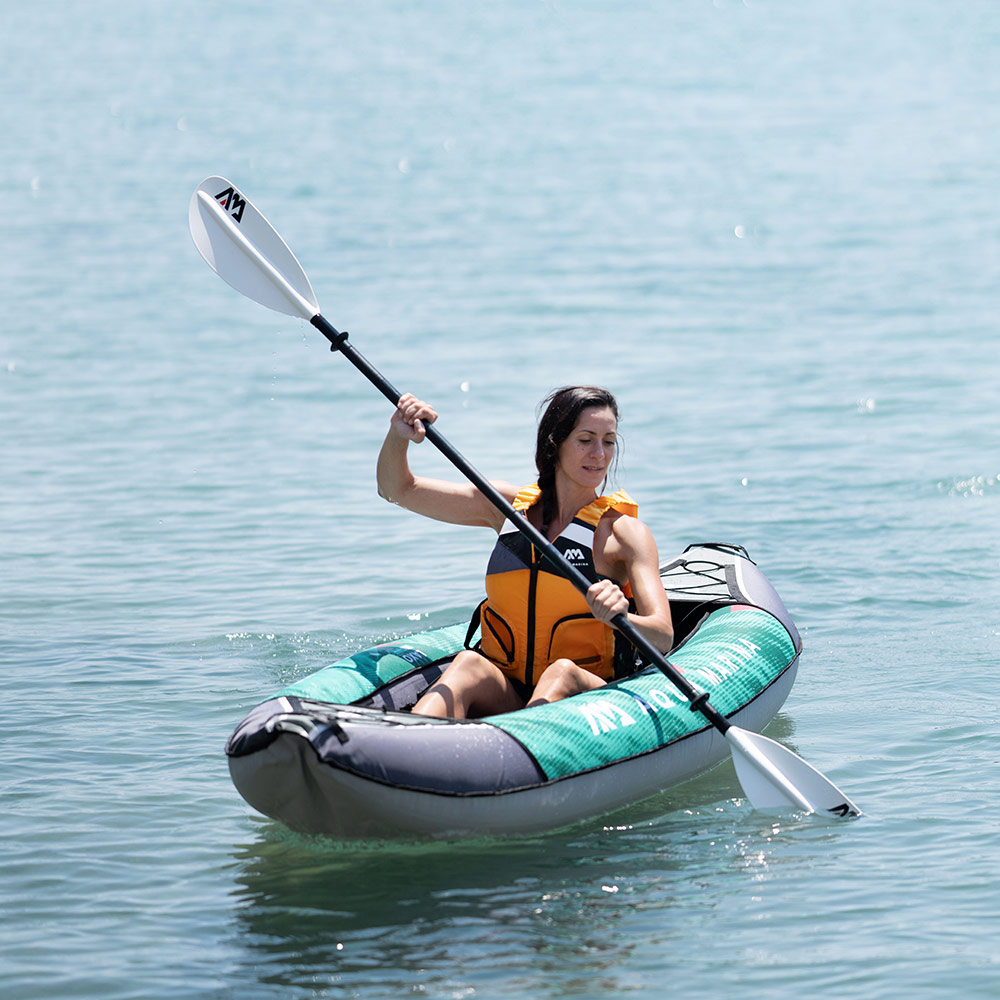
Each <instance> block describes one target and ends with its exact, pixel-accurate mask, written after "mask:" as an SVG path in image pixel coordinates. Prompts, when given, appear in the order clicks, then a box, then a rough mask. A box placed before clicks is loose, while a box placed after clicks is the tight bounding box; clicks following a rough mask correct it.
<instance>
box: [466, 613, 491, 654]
mask: <svg viewBox="0 0 1000 1000" xmlns="http://www.w3.org/2000/svg"><path fill="white" fill-rule="evenodd" d="M485 604H486V601H480V602H479V607H477V608H476V610H475V611H473V612H472V621H470V622H469V631H468V632H466V633H465V648H466V649H473V648H475V647H473V645H472V637H473V636H474V635H475V634H476V629H477V628H479V625H480V622H481V620H482V617H483V605H485Z"/></svg>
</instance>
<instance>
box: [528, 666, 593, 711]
mask: <svg viewBox="0 0 1000 1000" xmlns="http://www.w3.org/2000/svg"><path fill="white" fill-rule="evenodd" d="M606 683H607V681H603V680H601V678H600V677H598V676H597V674H592V673H591V672H590V671H589V670H584V668H583V667H578V666H577V665H576V664H575V663H574V662H573V661H572V660H567V659H562V660H556V661H555V662H554V663H550V664H549V665H548V666H547V667H546V668H545V670H544V671H542V676H541V677H539V678H538V683H537V684H536V685H535V690H534V691H533V692H532V693H531V699H530V700H529V701H528V708H530V707H531V706H532V705H542V704H544V703H545V702H549V701H560V700H562V699H563V698H569V697H570V696H571V695H574V694H580V692H581V691H593V690H594V688H599V687H604V685H605V684H606Z"/></svg>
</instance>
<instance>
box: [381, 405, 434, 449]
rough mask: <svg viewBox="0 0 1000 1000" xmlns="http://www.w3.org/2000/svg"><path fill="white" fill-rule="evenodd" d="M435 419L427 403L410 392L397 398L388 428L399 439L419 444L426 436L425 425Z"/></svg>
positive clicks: (431, 408)
mask: <svg viewBox="0 0 1000 1000" xmlns="http://www.w3.org/2000/svg"><path fill="white" fill-rule="evenodd" d="M437 417H438V415H437V413H436V411H435V410H434V409H433V407H432V406H431V405H430V404H429V403H425V402H424V401H423V400H421V399H417V397H416V396H414V395H413V393H412V392H407V393H404V394H403V395H402V396H400V397H399V402H398V403H397V404H396V410H395V412H394V413H393V415H392V420H391V421H390V423H389V426H390V428H391V429H392V430H394V431H395V432H396V433H397V434H398V435H399V436H400V437H402V438H405V439H406V440H407V441H412V442H413V443H414V444H420V442H421V441H423V439H424V436H425V435H426V434H427V428H426V426H425V425H426V424H432V423H434V421H435V420H437Z"/></svg>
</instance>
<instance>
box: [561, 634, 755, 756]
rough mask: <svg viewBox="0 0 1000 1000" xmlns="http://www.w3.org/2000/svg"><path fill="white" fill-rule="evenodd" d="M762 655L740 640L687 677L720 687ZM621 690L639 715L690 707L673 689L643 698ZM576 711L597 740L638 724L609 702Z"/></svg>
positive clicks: (597, 702)
mask: <svg viewBox="0 0 1000 1000" xmlns="http://www.w3.org/2000/svg"><path fill="white" fill-rule="evenodd" d="M759 652H760V646H758V645H757V643H755V642H752V641H751V640H749V639H743V638H740V639H737V640H736V641H735V642H732V643H729V644H728V645H727V646H726V648H725V649H723V650H721V651H720V652H719V653H717V654H716V655H715V656H714V657H713V658H712V660H711V661H710V662H708V663H706V664H701V665H698V666H696V667H694V668H692V669H689V670H686V671H684V674H685V676H686V677H687V678H688V680H690V681H691V682H692V683H695V684H697V683H701V684H702V685H703V686H704V685H705V684H711V685H717V684H720V683H721V682H722V681H724V680H725V679H726V678H727V677H731V676H733V674H735V673H737V672H738V671H739V670H740V668H741V666H743V665H744V664H746V663H749V662H750V660H752V659H753V657H754V655H755V654H756V653H759ZM618 690H620V691H622V692H623V693H624V694H627V695H628V696H629V697H630V698H632V700H633V701H634V702H635V705H636V708H637V709H638V711H639V712H641V714H642V715H645V716H650V715H656V713H657V711H658V710H659V709H670V708H674V707H676V706H679V705H687V704H688V701H687V699H686V698H685V697H684V696H683V695H681V694H680V693H679V692H677V691H674V690H673V689H671V690H669V691H668V690H666V689H664V688H660V687H652V688H649V689H648V690H647V691H645V692H644V693H643V694H640V693H639V692H638V691H633V690H631V689H630V688H628V687H627V686H623V687H620V688H619V689H618ZM575 708H576V710H577V711H578V712H579V713H580V714H581V715H582V716H583V717H584V719H586V720H587V723H588V724H589V726H590V730H591V732H592V733H593V734H594V735H595V736H601V735H603V734H604V733H609V732H611V731H612V730H615V729H619V728H622V727H624V726H634V725H636V723H637V722H638V721H639V719H638V718H637V717H636V716H635V715H633V714H632V713H631V712H630V711H628V710H627V709H624V708H622V707H621V706H619V705H616V704H615V703H614V702H613V701H611V699H607V698H606V699H601V698H594V699H593V700H592V701H587V702H585V703H583V704H579V705H576V706H575Z"/></svg>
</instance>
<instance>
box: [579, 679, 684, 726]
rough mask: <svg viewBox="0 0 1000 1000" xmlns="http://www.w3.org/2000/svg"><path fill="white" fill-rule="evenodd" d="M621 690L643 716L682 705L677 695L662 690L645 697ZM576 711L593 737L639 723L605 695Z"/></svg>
mask: <svg viewBox="0 0 1000 1000" xmlns="http://www.w3.org/2000/svg"><path fill="white" fill-rule="evenodd" d="M621 690H622V692H623V693H624V694H627V695H628V696H629V697H630V698H632V700H633V701H634V702H635V704H636V707H638V709H639V711H640V712H641V713H642V714H643V715H645V716H651V715H652V716H655V715H656V713H657V711H658V710H659V709H661V708H673V707H674V706H676V705H683V704H684V700H683V699H682V698H681V697H680V696H679V695H673V694H670V693H669V692H667V691H664V690H663V689H662V688H652V689H650V690H649V691H647V692H646V693H645V695H641V694H639V693H637V692H636V691H629V690H627V689H625V688H622V689H621ZM576 709H577V711H578V712H579V713H580V714H581V715H582V716H583V717H584V719H586V721H587V724H588V725H589V726H590V731H591V732H592V733H593V734H594V735H595V736H603V735H604V734H605V733H610V732H613V731H614V730H616V729H623V728H625V727H626V726H634V725H636V724H637V723H638V722H639V721H640V720H639V719H638V718H637V717H636V716H635V715H633V714H632V713H631V712H630V711H628V710H627V709H624V708H622V707H621V706H620V705H617V704H616V703H615V702H614V701H612V700H611V699H610V698H608V697H607V694H605V696H603V697H601V698H594V699H592V700H590V701H588V702H584V703H583V704H580V705H577V706H576Z"/></svg>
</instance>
